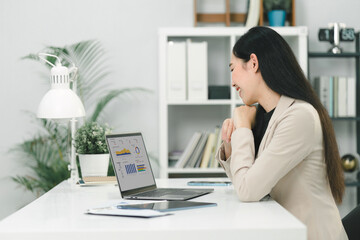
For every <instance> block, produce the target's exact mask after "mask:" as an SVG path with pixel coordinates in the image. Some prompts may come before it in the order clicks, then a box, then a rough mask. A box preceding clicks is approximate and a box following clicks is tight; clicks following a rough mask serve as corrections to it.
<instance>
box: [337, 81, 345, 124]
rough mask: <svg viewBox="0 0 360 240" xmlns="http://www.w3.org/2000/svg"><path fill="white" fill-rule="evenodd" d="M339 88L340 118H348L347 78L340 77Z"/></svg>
mask: <svg viewBox="0 0 360 240" xmlns="http://www.w3.org/2000/svg"><path fill="white" fill-rule="evenodd" d="M338 79H339V80H338V81H339V83H338V85H339V88H338V90H339V91H338V116H339V117H346V116H347V106H346V105H347V103H346V102H347V101H346V99H347V96H346V95H347V79H346V77H339V78H338Z"/></svg>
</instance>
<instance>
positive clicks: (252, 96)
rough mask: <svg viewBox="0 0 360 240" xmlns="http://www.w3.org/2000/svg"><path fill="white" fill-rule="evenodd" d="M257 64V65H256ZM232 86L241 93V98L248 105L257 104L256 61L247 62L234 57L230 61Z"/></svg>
mask: <svg viewBox="0 0 360 240" xmlns="http://www.w3.org/2000/svg"><path fill="white" fill-rule="evenodd" d="M256 64H257V63H256ZM229 67H230V71H231V85H232V86H233V87H234V88H235V89H236V91H237V92H238V93H239V96H240V98H241V99H242V100H243V102H244V103H245V104H246V105H251V104H254V103H257V86H258V82H257V81H256V78H255V73H256V70H257V68H256V70H254V61H253V59H252V58H250V60H249V61H247V62H245V61H244V60H243V59H240V58H237V57H235V56H234V55H232V56H231V60H230V64H229Z"/></svg>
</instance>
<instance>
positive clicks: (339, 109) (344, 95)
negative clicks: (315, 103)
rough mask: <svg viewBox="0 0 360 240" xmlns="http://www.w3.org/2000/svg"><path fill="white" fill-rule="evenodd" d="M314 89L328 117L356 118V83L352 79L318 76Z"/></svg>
mask: <svg viewBox="0 0 360 240" xmlns="http://www.w3.org/2000/svg"><path fill="white" fill-rule="evenodd" d="M314 89H315V91H316V92H317V94H318V96H319V98H320V101H321V103H322V104H323V105H324V107H325V108H326V110H327V111H328V113H329V116H330V117H355V116H356V82H355V78H353V77H342V76H320V77H316V78H315V81H314Z"/></svg>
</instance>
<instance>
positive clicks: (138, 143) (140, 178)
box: [108, 135, 155, 191]
mask: <svg viewBox="0 0 360 240" xmlns="http://www.w3.org/2000/svg"><path fill="white" fill-rule="evenodd" d="M108 145H109V150H110V153H111V156H112V158H113V166H114V169H115V171H116V174H117V176H118V178H119V184H120V187H121V190H122V191H127V190H131V189H134V188H138V187H144V186H150V185H154V184H155V180H154V177H153V174H152V171H151V166H150V162H149V159H148V156H147V153H146V149H145V144H144V141H143V139H142V137H141V135H134V136H118V137H114V138H110V139H108Z"/></svg>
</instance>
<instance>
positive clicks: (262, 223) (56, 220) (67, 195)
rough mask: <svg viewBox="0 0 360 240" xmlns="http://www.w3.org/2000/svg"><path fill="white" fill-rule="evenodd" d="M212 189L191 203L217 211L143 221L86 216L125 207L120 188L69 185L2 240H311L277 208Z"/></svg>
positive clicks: (27, 212) (176, 183) (13, 219)
mask: <svg viewBox="0 0 360 240" xmlns="http://www.w3.org/2000/svg"><path fill="white" fill-rule="evenodd" d="M189 180H191V179H158V180H157V185H158V187H188V186H186V183H187V181H189ZM197 180H199V179H197ZM217 180H219V179H217ZM196 188H199V187H196ZM205 188H209V187H205ZM211 188H214V189H215V190H214V192H213V193H210V194H208V195H204V196H201V197H198V198H195V199H192V200H191V201H203V202H216V203H217V206H216V207H206V208H198V209H190V210H184V211H175V212H174V215H170V216H163V217H157V218H150V219H143V218H133V217H114V216H97V215H88V214H85V212H86V210H87V209H89V208H93V207H97V206H105V205H109V204H116V203H120V202H121V201H123V200H122V199H121V197H120V193H119V189H118V187H117V186H114V185H105V186H92V187H90V186H88V187H79V186H70V185H69V183H68V182H67V181H64V182H62V183H61V184H59V185H58V186H56V187H55V188H54V189H52V190H51V191H49V192H48V193H46V194H44V195H43V196H41V197H40V198H38V199H37V200H35V201H34V202H32V203H30V204H29V205H27V206H26V207H24V208H22V209H20V210H19V211H17V212H15V213H14V214H12V215H10V216H9V217H7V218H5V219H4V220H2V221H1V222H0V239H1V240H5V239H37V240H38V239H46V240H48V239H52V240H54V239H55V240H56V239H61V240H65V239H76V240H78V239H87V240H91V239H97V240H98V239H104V240H108V239H117V240H119V239H164V240H165V239H166V240H168V239H207V240H208V239H216V240H218V239H267V240H271V239H274V240H275V239H276V240H282V239H292V240H304V239H306V227H305V225H303V224H302V223H301V222H300V221H299V220H297V219H296V218H295V217H294V216H292V215H291V214H290V213H289V212H287V211H286V210H285V209H284V208H283V207H281V206H280V205H279V204H278V203H277V202H275V201H273V200H268V201H261V202H254V203H243V202H240V201H239V200H238V199H237V196H236V194H235V192H234V189H233V187H232V186H217V187H211Z"/></svg>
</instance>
